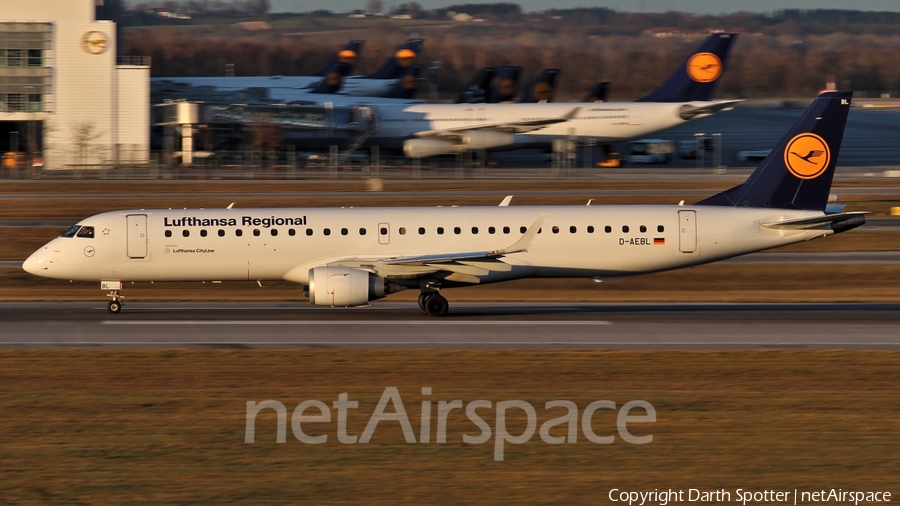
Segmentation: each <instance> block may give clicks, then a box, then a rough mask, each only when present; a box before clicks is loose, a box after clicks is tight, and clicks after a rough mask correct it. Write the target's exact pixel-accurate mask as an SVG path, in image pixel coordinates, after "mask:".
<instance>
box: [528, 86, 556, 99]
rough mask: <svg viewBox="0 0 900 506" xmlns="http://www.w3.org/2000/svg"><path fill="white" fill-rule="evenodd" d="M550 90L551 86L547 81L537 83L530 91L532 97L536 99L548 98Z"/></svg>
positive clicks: (551, 89)
mask: <svg viewBox="0 0 900 506" xmlns="http://www.w3.org/2000/svg"><path fill="white" fill-rule="evenodd" d="M552 91H553V88H552V87H551V86H550V85H549V84H547V83H537V84H535V85H534V88H533V89H532V90H531V92H532V93H533V94H534V98H535V99H536V100H538V101H541V100H550V93H551V92H552Z"/></svg>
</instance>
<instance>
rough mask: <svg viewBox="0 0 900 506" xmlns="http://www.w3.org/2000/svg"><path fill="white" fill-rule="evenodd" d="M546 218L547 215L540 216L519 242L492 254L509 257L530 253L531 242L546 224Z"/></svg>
mask: <svg viewBox="0 0 900 506" xmlns="http://www.w3.org/2000/svg"><path fill="white" fill-rule="evenodd" d="M546 217H547V213H544V214H542V215H540V216H538V219H536V220H534V223H532V224H531V226H530V227H528V230H526V231H525V233H524V234H522V237H520V238H519V240H518V241H516V242H514V243H513V244H511V245H510V246H507V247H505V248H503V249H498V250H497V251H492V252H491V253H490V254H491V255H509V254H510V253H521V252H523V251H528V247H529V246H531V242H532V241H534V237H535V236H536V235H537V233H538V230H540V229H541V225H543V224H544V218H546Z"/></svg>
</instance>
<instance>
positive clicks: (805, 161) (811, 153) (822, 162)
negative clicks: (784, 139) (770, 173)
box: [784, 133, 831, 179]
mask: <svg viewBox="0 0 900 506" xmlns="http://www.w3.org/2000/svg"><path fill="white" fill-rule="evenodd" d="M830 161H831V149H829V147H828V143H827V142H825V139H823V138H821V137H819V136H818V135H816V134H813V133H805V134H798V135H795V136H794V138H793V139H791V140H790V142H788V143H787V147H786V148H784V164H785V165H786V166H787V168H788V170H789V171H791V174H793V175H795V176H797V177H798V178H800V179H815V178H817V177H819V176H821V175H822V173H824V172H825V169H827V168H828V163H829V162H830Z"/></svg>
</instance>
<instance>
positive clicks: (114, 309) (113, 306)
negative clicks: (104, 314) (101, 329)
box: [106, 300, 122, 314]
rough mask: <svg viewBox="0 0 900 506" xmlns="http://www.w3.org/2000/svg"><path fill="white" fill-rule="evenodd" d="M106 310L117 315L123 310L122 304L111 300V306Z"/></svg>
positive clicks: (107, 306) (108, 305)
mask: <svg viewBox="0 0 900 506" xmlns="http://www.w3.org/2000/svg"><path fill="white" fill-rule="evenodd" d="M106 309H108V310H109V312H110V313H112V314H117V313H118V312H119V311H121V310H122V303H121V302H119V301H117V300H111V301H109V304H107V305H106Z"/></svg>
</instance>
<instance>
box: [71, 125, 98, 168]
mask: <svg viewBox="0 0 900 506" xmlns="http://www.w3.org/2000/svg"><path fill="white" fill-rule="evenodd" d="M69 130H70V132H71V135H72V137H71V139H72V146H73V147H74V149H75V155H76V158H77V160H78V164H79V165H83V164H84V163H85V160H86V159H87V158H88V157H91V156H94V155H100V154H102V152H103V147H102V146H100V145H99V144H96V141H97V139H99V138H100V137H102V136H103V132H101V131H99V130H97V124H96V123H94V122H93V121H73V122H72V123H71V124H70V125H69Z"/></svg>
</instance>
